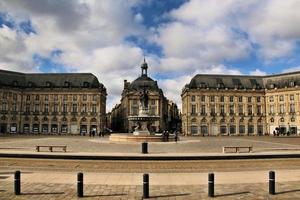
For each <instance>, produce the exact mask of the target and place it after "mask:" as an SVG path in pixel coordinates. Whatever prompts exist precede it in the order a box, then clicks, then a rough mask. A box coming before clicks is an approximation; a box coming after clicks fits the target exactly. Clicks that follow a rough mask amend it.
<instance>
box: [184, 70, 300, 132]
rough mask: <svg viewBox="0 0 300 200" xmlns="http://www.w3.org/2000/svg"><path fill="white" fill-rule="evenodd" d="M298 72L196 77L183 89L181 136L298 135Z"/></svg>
mask: <svg viewBox="0 0 300 200" xmlns="http://www.w3.org/2000/svg"><path fill="white" fill-rule="evenodd" d="M299 86H300V72H293V73H285V74H277V75H270V76H239V75H196V76H195V77H193V78H192V79H191V81H190V83H189V84H187V85H186V86H185V87H184V88H183V90H182V94H181V97H182V132H183V134H184V135H268V134H273V132H274V131H277V130H280V131H281V132H283V133H287V132H289V133H290V134H299V133H300V116H299V115H300V96H299V93H300V90H299Z"/></svg>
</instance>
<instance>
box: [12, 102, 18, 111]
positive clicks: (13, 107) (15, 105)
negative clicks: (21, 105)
mask: <svg viewBox="0 0 300 200" xmlns="http://www.w3.org/2000/svg"><path fill="white" fill-rule="evenodd" d="M12 111H14V112H16V111H17V104H16V103H13V104H12Z"/></svg>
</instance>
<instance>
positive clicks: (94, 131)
mask: <svg viewBox="0 0 300 200" xmlns="http://www.w3.org/2000/svg"><path fill="white" fill-rule="evenodd" d="M95 134H96V130H95V129H94V130H93V132H92V135H93V137H95Z"/></svg>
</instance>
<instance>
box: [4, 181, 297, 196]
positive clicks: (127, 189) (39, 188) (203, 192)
mask: <svg viewBox="0 0 300 200" xmlns="http://www.w3.org/2000/svg"><path fill="white" fill-rule="evenodd" d="M299 185H300V182H284V183H277V184H276V190H277V191H276V195H269V194H268V184H267V183H256V184H226V185H224V184H217V185H215V198H214V199H228V200H231V199H251V200H252V199H253V200H259V199H291V200H296V199H299V198H300V186H299ZM149 193H150V199H185V200H187V199H191V200H194V199H195V200H196V199H197V200H198V199H213V198H210V197H208V196H207V185H184V186H151V185H150V191H149ZM9 199H14V200H25V199H30V200H35V199H36V200H40V199H43V200H55V199H57V200H61V199H64V200H71V199H80V198H77V193H76V184H53V183H48V184H46V183H24V184H22V188H21V195H19V196H16V195H14V193H13V183H12V182H3V181H1V182H0V200H9ZM82 199H142V186H141V185H138V186H137V185H85V186H84V198H82Z"/></svg>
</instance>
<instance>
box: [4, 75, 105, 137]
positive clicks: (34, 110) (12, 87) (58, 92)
mask: <svg viewBox="0 0 300 200" xmlns="http://www.w3.org/2000/svg"><path fill="white" fill-rule="evenodd" d="M106 95H107V93H106V88H105V87H104V86H103V84H101V83H99V81H98V79H97V77H95V76H94V75H93V74H90V73H61V74H56V73H45V74H39V73H33V74H24V73H18V72H11V71H5V70H0V106H1V108H0V109H1V113H0V133H24V134H26V133H35V134H82V135H84V134H86V133H88V132H89V131H90V130H92V129H94V130H96V132H97V133H99V132H100V131H102V130H103V128H104V126H105V114H106V110H105V109H106Z"/></svg>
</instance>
